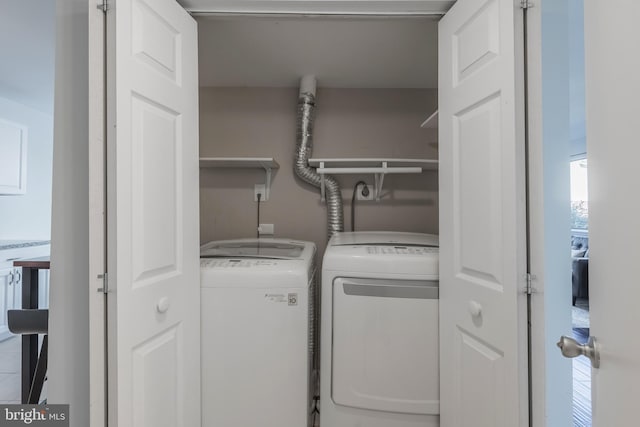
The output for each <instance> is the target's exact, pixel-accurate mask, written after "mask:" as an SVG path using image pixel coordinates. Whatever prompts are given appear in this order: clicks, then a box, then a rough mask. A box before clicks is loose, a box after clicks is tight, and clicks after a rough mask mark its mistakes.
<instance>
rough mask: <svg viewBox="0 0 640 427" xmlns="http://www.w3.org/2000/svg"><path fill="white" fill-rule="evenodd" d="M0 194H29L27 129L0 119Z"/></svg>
mask: <svg viewBox="0 0 640 427" xmlns="http://www.w3.org/2000/svg"><path fill="white" fill-rule="evenodd" d="M0 159H2V163H1V165H0V194H24V193H26V192H27V128H26V127H24V126H22V125H19V124H16V123H12V122H9V121H6V120H2V119H0Z"/></svg>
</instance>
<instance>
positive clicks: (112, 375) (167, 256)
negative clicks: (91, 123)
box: [107, 0, 200, 427]
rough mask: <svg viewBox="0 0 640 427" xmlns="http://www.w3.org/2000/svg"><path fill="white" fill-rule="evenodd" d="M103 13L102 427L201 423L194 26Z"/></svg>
mask: <svg viewBox="0 0 640 427" xmlns="http://www.w3.org/2000/svg"><path fill="white" fill-rule="evenodd" d="M109 4H110V10H109V12H108V13H107V43H108V45H107V55H108V57H107V64H108V69H107V82H108V84H107V89H108V93H107V110H108V113H107V114H108V118H107V138H108V149H107V151H108V153H107V187H108V189H107V221H108V233H107V240H108V244H107V246H108V273H109V289H110V292H109V294H108V304H109V307H108V316H109V317H108V352H109V357H108V360H109V372H108V374H109V378H108V380H109V407H108V411H109V425H110V426H119V427H128V426H135V427H176V426H184V427H187V426H199V425H200V309H199V307H200V302H199V296H200V283H199V274H200V265H199V225H198V224H199V213H198V211H199V209H198V191H199V190H198V187H199V185H198V173H199V169H198V74H197V25H196V22H195V20H194V19H193V18H192V17H191V16H190V15H189V14H188V13H187V12H186V11H185V10H184V9H182V7H180V6H179V5H178V3H176V2H175V1H174V0H146V1H145V0H117V1H110V2H109Z"/></svg>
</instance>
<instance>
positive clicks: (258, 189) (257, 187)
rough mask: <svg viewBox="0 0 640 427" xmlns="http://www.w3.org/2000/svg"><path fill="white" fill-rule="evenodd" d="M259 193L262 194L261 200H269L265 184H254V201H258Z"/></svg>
mask: <svg viewBox="0 0 640 427" xmlns="http://www.w3.org/2000/svg"><path fill="white" fill-rule="evenodd" d="M258 194H260V201H261V202H265V201H266V200H267V190H266V187H265V185H264V184H256V185H254V186H253V201H254V202H257V201H258Z"/></svg>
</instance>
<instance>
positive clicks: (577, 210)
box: [571, 159, 589, 230]
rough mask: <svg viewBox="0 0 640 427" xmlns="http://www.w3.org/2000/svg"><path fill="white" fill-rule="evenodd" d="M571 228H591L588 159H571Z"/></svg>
mask: <svg viewBox="0 0 640 427" xmlns="http://www.w3.org/2000/svg"><path fill="white" fill-rule="evenodd" d="M571 228H574V229H579V230H586V229H588V228H589V192H588V185H587V159H580V160H573V161H571Z"/></svg>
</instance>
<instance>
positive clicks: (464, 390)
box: [438, 0, 528, 427]
mask: <svg viewBox="0 0 640 427" xmlns="http://www.w3.org/2000/svg"><path fill="white" fill-rule="evenodd" d="M516 3H517V2H514V1H513V0H483V1H478V0H459V1H458V2H457V3H456V4H455V5H454V6H453V8H452V9H451V10H450V11H449V12H448V13H447V14H446V15H445V17H444V18H443V19H442V21H441V22H440V28H439V46H438V50H439V60H438V61H439V94H438V98H439V112H440V113H439V134H440V135H439V140H440V143H439V147H440V148H439V151H440V154H439V155H440V170H439V176H440V244H441V248H440V256H441V260H440V292H441V293H440V313H441V315H440V346H441V347H440V363H441V378H440V393H441V397H440V402H441V423H442V426H443V427H454V426H485V427H515V426H525V425H527V424H528V409H527V408H528V403H527V402H528V400H527V344H526V340H527V329H526V322H527V318H526V296H525V294H524V292H523V290H524V288H525V284H526V280H525V279H526V228H525V168H524V165H525V160H524V159H525V157H524V126H523V120H522V119H523V117H524V116H523V106H524V96H523V87H522V80H523V78H522V76H523V69H524V67H523V62H524V61H523V57H522V49H521V47H522V41H523V33H522V19H523V17H522V13H523V12H522V11H521V10H520V9H519V8H518V7H516Z"/></svg>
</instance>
